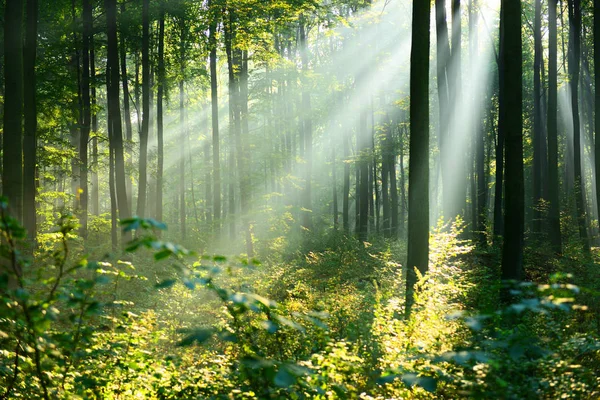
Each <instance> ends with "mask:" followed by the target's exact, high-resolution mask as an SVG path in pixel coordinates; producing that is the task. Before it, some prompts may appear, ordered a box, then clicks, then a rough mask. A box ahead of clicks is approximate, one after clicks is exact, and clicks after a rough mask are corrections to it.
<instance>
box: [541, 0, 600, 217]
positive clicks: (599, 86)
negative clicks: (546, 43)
mask: <svg viewBox="0 0 600 400" xmlns="http://www.w3.org/2000/svg"><path fill="white" fill-rule="evenodd" d="M550 1H551V2H556V0H550ZM555 34H556V33H555ZM594 81H595V84H594V86H595V92H594V97H595V103H594V105H595V113H594V115H595V121H594V126H595V132H596V137H595V153H596V165H595V168H596V198H597V199H598V200H597V202H598V212H599V214H598V215H600V0H594Z"/></svg>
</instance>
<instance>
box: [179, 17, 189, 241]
mask: <svg viewBox="0 0 600 400" xmlns="http://www.w3.org/2000/svg"><path fill="white" fill-rule="evenodd" d="M180 28H181V38H180V42H179V51H180V53H179V54H180V62H181V65H180V71H179V73H180V74H181V76H180V80H179V142H180V158H179V201H180V205H179V223H180V229H181V239H182V240H185V238H186V234H187V232H186V231H187V228H186V203H185V143H186V140H185V139H186V127H185V103H184V100H185V91H184V83H185V64H186V60H185V57H186V52H185V45H186V43H185V40H186V37H185V29H186V26H185V23H183V21H182V23H181V26H180Z"/></svg>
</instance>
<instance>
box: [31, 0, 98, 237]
mask: <svg viewBox="0 0 600 400" xmlns="http://www.w3.org/2000/svg"><path fill="white" fill-rule="evenodd" d="M37 23H38V1H37V0H27V34H26V37H25V47H24V48H23V78H24V91H23V96H24V121H25V135H24V138H23V226H24V227H25V229H26V230H27V234H28V237H29V239H30V240H32V241H35V238H36V231H37V227H36V212H35V193H36V178H35V175H36V162H37V101H36V75H35V64H36V55H37ZM86 150H87V147H86ZM86 164H87V162H86ZM84 189H85V190H86V193H85V195H86V196H87V188H84ZM83 195H84V194H83V193H82V196H83ZM86 206H87V204H86ZM84 222H87V218H86V219H85V220H84V221H81V223H82V225H83V224H84Z"/></svg>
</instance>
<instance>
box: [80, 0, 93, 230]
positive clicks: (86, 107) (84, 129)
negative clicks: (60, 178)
mask: <svg viewBox="0 0 600 400" xmlns="http://www.w3.org/2000/svg"><path fill="white" fill-rule="evenodd" d="M92 21H93V18H92V5H91V3H90V1H89V0H83V46H82V48H83V73H82V77H81V100H82V103H83V107H82V109H83V119H82V122H83V124H82V126H81V137H80V141H79V161H80V165H79V177H80V187H81V190H80V192H79V199H80V201H79V205H80V208H81V209H80V214H81V216H80V223H81V232H82V235H83V237H84V238H85V237H87V222H88V199H89V193H88V168H89V166H88V141H89V137H90V129H91V123H92V110H91V99H90V41H91V40H92V23H93V22H92Z"/></svg>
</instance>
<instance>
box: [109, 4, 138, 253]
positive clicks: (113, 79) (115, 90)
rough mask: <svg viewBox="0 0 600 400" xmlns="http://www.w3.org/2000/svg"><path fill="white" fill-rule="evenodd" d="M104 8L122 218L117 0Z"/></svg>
mask: <svg viewBox="0 0 600 400" xmlns="http://www.w3.org/2000/svg"><path fill="white" fill-rule="evenodd" d="M104 6H105V8H106V29H107V43H108V46H107V62H106V63H107V67H108V68H109V70H110V77H109V80H108V81H107V84H108V87H107V93H108V96H107V97H108V98H109V110H108V114H109V116H110V128H111V130H112V131H111V132H112V135H111V138H112V143H113V152H114V165H115V184H116V194H117V204H118V209H119V218H120V219H121V220H124V219H126V218H129V217H130V216H131V212H130V208H129V201H128V200H127V186H126V183H125V181H126V179H125V157H124V154H123V130H122V128H121V107H120V99H119V48H118V40H117V1H116V0H104ZM130 237H131V235H130V234H123V236H122V240H123V242H124V243H126V242H127V241H128V240H129V238H130Z"/></svg>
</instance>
